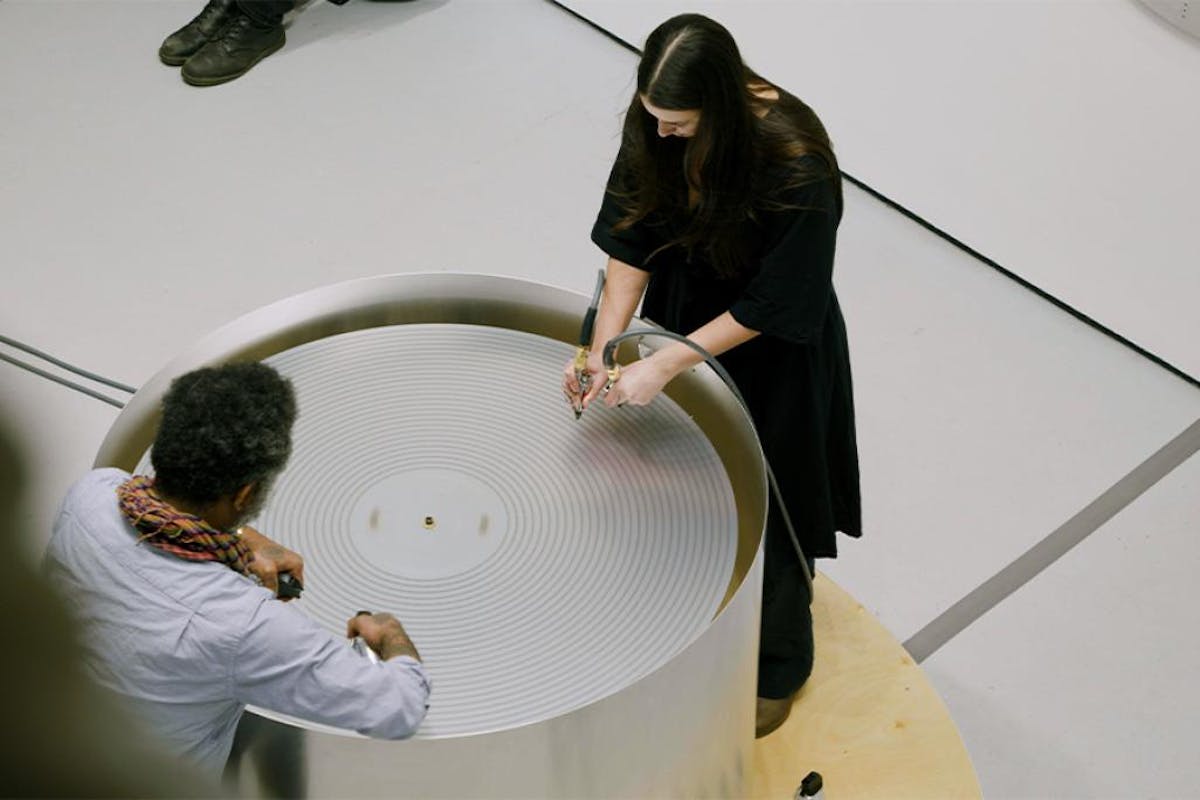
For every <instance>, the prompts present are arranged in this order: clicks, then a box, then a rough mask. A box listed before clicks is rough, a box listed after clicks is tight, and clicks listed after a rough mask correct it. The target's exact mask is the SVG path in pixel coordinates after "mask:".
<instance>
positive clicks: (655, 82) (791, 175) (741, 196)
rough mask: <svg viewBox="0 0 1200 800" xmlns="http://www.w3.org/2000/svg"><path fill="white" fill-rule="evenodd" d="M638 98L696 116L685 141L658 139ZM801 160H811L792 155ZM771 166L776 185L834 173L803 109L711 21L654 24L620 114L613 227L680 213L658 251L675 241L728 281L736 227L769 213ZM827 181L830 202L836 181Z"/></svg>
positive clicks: (736, 250) (736, 261)
mask: <svg viewBox="0 0 1200 800" xmlns="http://www.w3.org/2000/svg"><path fill="white" fill-rule="evenodd" d="M763 89H775V91H778V93H779V99H778V100H776V101H774V103H773V107H772V108H771V110H770V112H769V113H763V112H764V111H765V108H764V103H765V102H766V101H764V100H763V98H761V97H759V95H758V94H756V91H762V90H763ZM642 98H645V99H646V100H647V101H648V102H649V103H650V104H651V105H654V106H657V107H658V108H662V109H666V110H671V111H693V110H698V111H699V112H700V121H699V124H698V126H697V128H696V133H695V135H694V136H692V137H689V138H687V139H683V140H680V139H678V138H676V137H660V136H658V135H657V130H656V128H657V122H656V120H655V119H654V117H653V116H651V115H650V114H649V113H647V112H646V110H645V108H644V107H643V106H642ZM806 154H812V155H816V156H818V157H819V160H818V161H817V163H816V164H815V165H814V160H813V159H800V156H803V155H806ZM776 164H779V165H786V166H787V168H788V169H787V171H788V175H787V178H786V180H785V182H784V183H785V185H784V187H782V188H785V189H786V188H793V187H795V186H800V185H803V184H805V183H810V182H813V181H816V180H821V179H823V178H827V177H829V176H830V175H835V176H836V175H837V174H838V166H837V159H836V158H835V157H834V154H833V147H832V145H831V144H830V142H829V136H828V135H827V134H826V132H825V128H824V126H823V125H822V124H821V121H820V120H819V119H818V118H817V115H816V114H815V113H813V111H812V109H811V108H809V107H808V106H807V105H805V104H804V103H802V102H801V101H800V100H797V99H796V98H794V97H792V96H790V95H788V94H787V93H786V92H783V91H782V90H779V89H777V88H776V87H774V86H773V85H772V84H771V83H769V82H768V81H766V80H764V79H763V78H761V77H760V76H758V75H757V74H756V73H755V72H753V71H752V70H751V69H749V68H748V67H747V66H746V65H745V63H743V61H742V57H741V54H740V53H739V52H738V47H737V43H736V42H734V40H733V37H732V36H731V35H730V34H729V31H727V30H726V29H725V28H724V27H723V26H721V25H720V24H719V23H717V22H715V21H714V20H711V19H709V18H708V17H705V16H702V15H700V14H681V15H679V16H676V17H672V18H671V19H669V20H667V21H666V22H664V23H663V24H661V25H659V26H658V27H657V28H655V29H654V31H653V32H652V33H651V34H650V36H649V38H647V39H646V46H645V48H644V49H643V51H642V60H641V62H640V63H639V64H638V73H637V90H636V91H635V92H634V95H633V99H632V100H631V101H630V104H629V110H628V111H627V112H626V113H625V124H624V129H623V132H622V144H621V157H620V161H619V163H618V165H617V166H618V169H617V182H616V185H615V186H614V188H613V191H614V194H615V195H616V198H617V200H618V202H619V203H620V205H621V208H622V210H623V211H624V212H625V213H624V216H623V217H622V219H621V220H620V221H619V222H618V223H617V225H616V228H617V230H622V229H626V228H629V227H631V226H633V225H635V224H637V223H639V222H641V221H643V220H646V219H647V218H649V217H652V216H661V217H672V216H675V215H684V214H686V222H684V223H683V224H682V225H681V227H682V229H683V232H682V233H681V234H680V235H678V236H677V237H675V238H674V239H673V240H671V241H670V242H669V243H668V244H667V245H665V246H664V248H660V250H661V249H665V248H666V247H670V246H675V245H679V246H682V247H684V248H686V249H687V251H688V253H689V256H690V255H692V254H694V253H695V252H696V251H697V250H699V251H701V252H703V253H704V254H705V255H706V256H707V258H708V261H709V262H710V263H711V264H712V266H713V268H714V269H715V270H716V271H717V273H718V274H720V275H724V276H733V275H737V274H739V273H740V272H742V271H743V270H744V269H745V268H746V266H747V264H746V259H747V243H746V242H745V241H743V238H744V236H745V232H746V228H747V226H746V225H745V223H746V222H747V221H751V220H753V219H754V218H755V213H756V211H759V210H762V209H764V208H766V207H770V206H772V205H775V206H776V207H778V203H779V201H778V199H777V198H772V197H769V196H766V195H764V193H763V187H762V185H761V180H762V176H763V174H764V170H765V169H766V168H768V167H769V166H772V165H776ZM835 185H836V187H837V189H836V191H837V193H838V196H839V200H838V202H839V204H840V202H841V201H840V186H841V183H840V181H835ZM777 188H778V187H777ZM679 218H680V219H684V217H683V216H680V217H679ZM657 252H658V251H656V253H657Z"/></svg>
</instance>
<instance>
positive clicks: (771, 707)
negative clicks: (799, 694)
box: [754, 695, 795, 739]
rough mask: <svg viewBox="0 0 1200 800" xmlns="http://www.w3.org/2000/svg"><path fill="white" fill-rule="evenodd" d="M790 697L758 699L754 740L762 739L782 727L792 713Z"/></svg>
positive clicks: (792, 696) (791, 697)
mask: <svg viewBox="0 0 1200 800" xmlns="http://www.w3.org/2000/svg"><path fill="white" fill-rule="evenodd" d="M794 697H795V695H788V696H787V697H781V698H779V699H777V700H776V699H773V698H769V697H760V698H758V703H757V705H756V708H755V715H754V738H755V739H761V738H762V737H764V736H766V735H767V734H769V733H771V732H772V731H774V730H775V729H776V728H778V727H779V726H780V725H782V724H783V723H784V722H785V721H786V720H787V718H788V714H790V713H792V699H793V698H794Z"/></svg>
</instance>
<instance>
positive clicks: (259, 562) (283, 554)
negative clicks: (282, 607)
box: [238, 525, 304, 602]
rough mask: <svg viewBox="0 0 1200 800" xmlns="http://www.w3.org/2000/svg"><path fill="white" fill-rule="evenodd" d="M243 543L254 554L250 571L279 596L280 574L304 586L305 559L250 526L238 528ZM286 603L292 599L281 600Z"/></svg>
mask: <svg viewBox="0 0 1200 800" xmlns="http://www.w3.org/2000/svg"><path fill="white" fill-rule="evenodd" d="M238 531H239V532H240V533H241V537H242V541H244V542H245V543H246V546H247V547H249V548H250V551H251V552H253V553H254V560H253V561H251V562H250V571H251V572H253V573H254V575H255V576H256V577H257V578H258V579H259V580H260V581H262V585H263V586H265V587H267V588H268V589H270V590H271V591H272V592H273V593H275V594H276V595H277V596H278V594H279V573H281V572H289V573H291V575H292V577H293V578H295V579H296V580H297V581H299V582H300V585H301V586H303V585H304V558H303V557H301V555H300V554H299V553H297V552H295V551H294V550H288V549H287V548H286V547H284V546H283V545H281V544H280V543H279V542H276V541H274V540H273V539H268V538H267V537H266V536H264V535H263V534H261V533H259V532H258V531H257V530H255V529H254V528H251V527H250V526H249V525H243V526H242V527H240V528H238ZM281 599H282V600H283V601H284V602H287V601H288V600H290V599H292V598H290V597H284V598H281Z"/></svg>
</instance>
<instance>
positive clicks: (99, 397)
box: [0, 353, 125, 408]
mask: <svg viewBox="0 0 1200 800" xmlns="http://www.w3.org/2000/svg"><path fill="white" fill-rule="evenodd" d="M0 361H7V362H8V363H9V364H12V365H13V366H16V367H20V368H21V369H23V370H27V371H29V372H32V373H33V374H34V375H37V376H39V377H42V378H45V379H47V380H51V381H54V382H55V383H59V384H62V385H63V386H66V387H67V388H68V389H74V390H75V391H77V392H82V393H83V394H86V395H88V396H89V397H94V398H96V399H97V400H99V401H101V402H104V403H108V404H109V405H110V406H116V407H117V408H124V407H125V404H124V403H122V402H121V401H120V400H114V399H113V398H111V397H109V396H108V395H103V394H100V393H99V392H97V391H95V390H93V389H89V388H88V387H86V386H83V385H81V384H78V383H75V382H74V381H69V380H67V379H66V378H60V377H59V376H57V375H55V374H53V373H51V372H47V371H46V370H44V369H38V368H37V367H35V366H33V365H32V364H26V363H25V362H24V361H21V360H20V359H16V358H13V357H12V356H8V355H5V354H4V353H0Z"/></svg>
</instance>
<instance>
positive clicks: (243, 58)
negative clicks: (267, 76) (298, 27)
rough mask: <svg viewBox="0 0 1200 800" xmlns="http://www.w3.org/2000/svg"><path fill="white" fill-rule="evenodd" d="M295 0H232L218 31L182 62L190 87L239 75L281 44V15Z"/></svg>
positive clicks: (282, 38) (206, 84)
mask: <svg viewBox="0 0 1200 800" xmlns="http://www.w3.org/2000/svg"><path fill="white" fill-rule="evenodd" d="M295 5H296V3H295V0H234V16H233V19H231V20H230V21H229V22H228V23H227V24H226V25H225V27H224V28H223V29H222V30H221V32H220V34H219V35H218V36H217V37H216V38H215V39H213V40H212V41H210V42H209V43H208V44H206V45H204V46H203V47H202V48H200V50H199V51H198V52H197V53H196V54H195V55H194V56H192V57H191V58H189V59H188V60H187V62H185V63H184V65H183V70H182V71H181V73H182V75H183V79H184V80H185V81H187V82H188V83H190V84H192V85H193V86H216V85H217V84H220V83H225V82H227V81H231V80H233V79H234V78H240V77H241V76H242V75H245V74H246V73H247V72H249V71H250V68H251V67H253V66H254V65H255V64H257V63H258V62H259V61H262V60H263V59H264V58H266V57H267V56H269V55H271V53H274V52H275V51H276V50H278V49H279V48H281V47H283V44H284V42H285V41H287V35H286V34H285V33H284V31H283V15H284V14H286V13H287V12H288V11H290V10H291V9H292V8H294V7H295Z"/></svg>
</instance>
